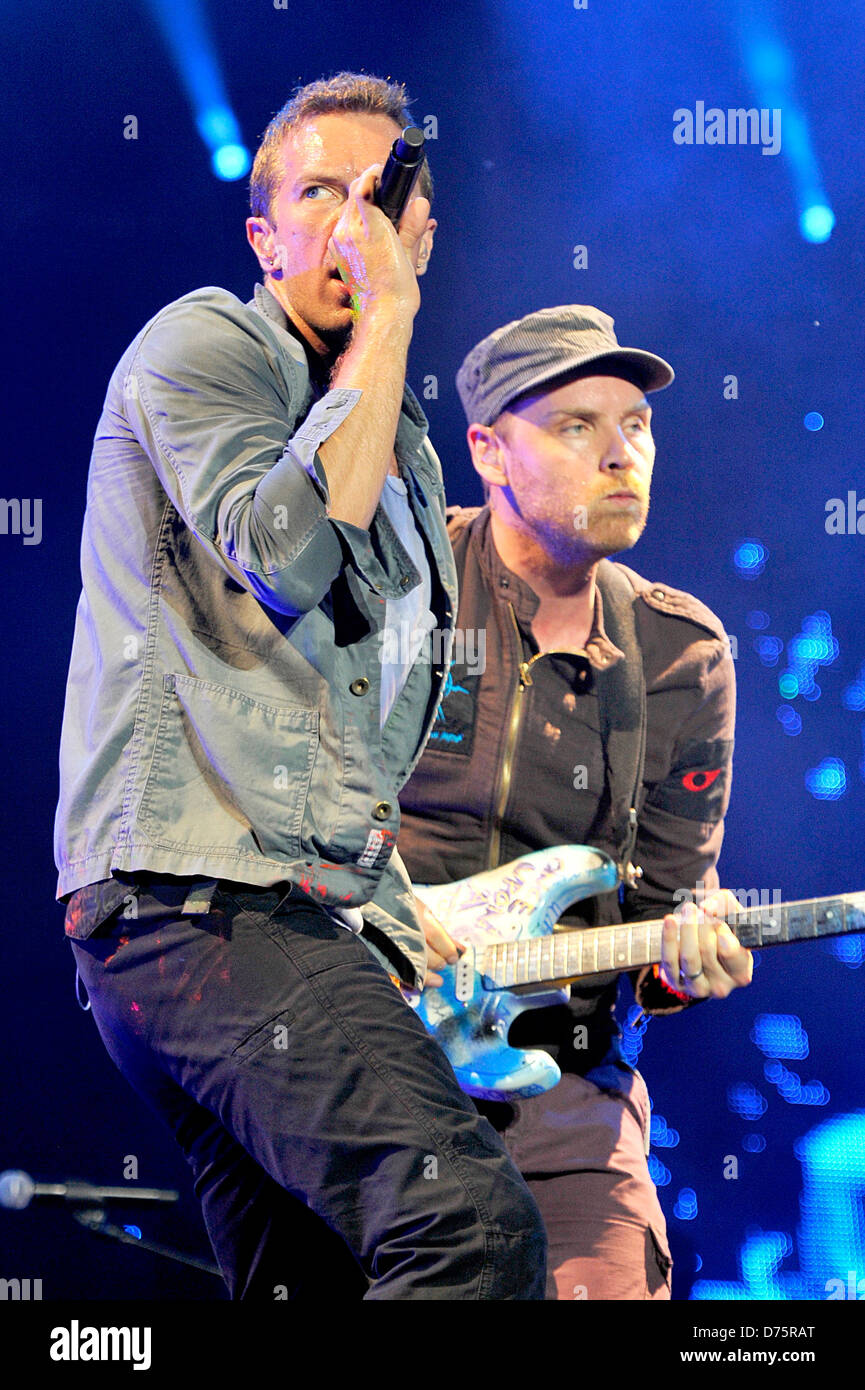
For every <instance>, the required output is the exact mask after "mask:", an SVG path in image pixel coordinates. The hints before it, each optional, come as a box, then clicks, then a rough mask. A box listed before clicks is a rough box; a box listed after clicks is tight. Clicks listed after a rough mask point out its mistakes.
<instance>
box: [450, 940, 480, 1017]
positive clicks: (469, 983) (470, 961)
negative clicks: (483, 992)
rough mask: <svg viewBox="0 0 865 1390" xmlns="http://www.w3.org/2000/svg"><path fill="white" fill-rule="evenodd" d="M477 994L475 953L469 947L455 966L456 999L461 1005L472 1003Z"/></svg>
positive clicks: (472, 948) (471, 947)
mask: <svg viewBox="0 0 865 1390" xmlns="http://www.w3.org/2000/svg"><path fill="white" fill-rule="evenodd" d="M474 992H475V952H474V947H473V946H467V947H466V949H465V950H464V951H463V953H462V955H461V956H460V958H459V960H458V961H457V963H456V965H455V966H454V997H455V998H456V999H457V1001H458V1002H459V1003H460V1004H468V1003H470V1002H471V1000H472V997H473V996H474Z"/></svg>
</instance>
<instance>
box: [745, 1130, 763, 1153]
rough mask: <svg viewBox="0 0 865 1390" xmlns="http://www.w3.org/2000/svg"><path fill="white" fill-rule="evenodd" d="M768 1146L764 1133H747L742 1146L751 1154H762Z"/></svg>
mask: <svg viewBox="0 0 865 1390" xmlns="http://www.w3.org/2000/svg"><path fill="white" fill-rule="evenodd" d="M765 1147H766V1140H765V1138H764V1136H763V1135H762V1134H746V1135H745V1136H744V1138H743V1140H742V1148H743V1149H744V1150H745V1152H746V1153H749V1154H761V1153H762V1152H763V1150H764V1149H765Z"/></svg>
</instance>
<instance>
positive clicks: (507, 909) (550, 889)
mask: <svg viewBox="0 0 865 1390" xmlns="http://www.w3.org/2000/svg"><path fill="white" fill-rule="evenodd" d="M618 880H619V876H618V872H617V869H616V865H615V863H614V862H613V860H612V859H610V858H609V856H608V855H606V854H603V853H601V851H600V850H596V849H592V848H591V847H589V846H587V845H558V846H556V847H555V848H553V849H548V850H537V851H536V852H535V853H534V854H527V855H525V857H524V858H522V859H515V860H513V861H512V862H511V863H509V864H503V865H501V866H500V867H499V868H497V869H490V870H488V871H487V872H486V873H482V874H475V875H473V876H472V877H471V878H466V879H460V880H459V881H458V882H456V883H442V884H435V885H432V886H429V885H427V886H423V885H415V890H414V891H415V893H416V894H417V896H418V897H419V898H421V899H422V900H423V902H425V903H426V905H427V906H428V907H429V909H430V910H431V912H433V913H434V914H435V916H436V917H437V918H438V919H439V921H440V922H441V923H442V925H443V926H444V927H445V928H446V930H447V931H448V932H449V933H450V934H451V936H453V937H454V938H455V939H456V940H457V941H459V942H461V943H462V944H464V945H466V946H467V947H469V948H470V949H469V950H468V951H467V952H466V954H465V955H464V956H463V957H462V959H461V960H460V962H459V964H458V965H449V966H445V967H443V968H440V969H439V971H438V973H439V974H440V975H441V976H442V977H443V979H444V983H443V984H442V985H441V986H440V987H438V988H429V989H425V990H424V991H423V994H422V995H421V997H420V1001H419V1003H418V1005H417V1010H418V1013H419V1015H420V1017H421V1019H422V1020H423V1023H424V1024H425V1026H426V1028H427V1029H428V1031H429V1032H430V1033H431V1034H432V1035H433V1037H435V1039H436V1041H437V1042H438V1044H439V1046H440V1047H441V1048H442V1049H443V1050H444V1052H445V1053H446V1054H447V1057H448V1060H449V1061H450V1063H451V1066H452V1067H453V1069H454V1071H455V1072H456V1076H457V1080H458V1081H459V1084H460V1086H461V1087H462V1089H463V1090H464V1091H466V1092H467V1094H468V1095H470V1096H477V1097H479V1098H480V1099H483V1100H509V1099H511V1098H514V1097H525V1096H535V1095H539V1094H540V1093H541V1092H543V1091H548V1090H550V1088H551V1087H553V1086H555V1084H556V1082H557V1081H558V1080H559V1079H560V1077H561V1072H560V1071H559V1068H558V1067H557V1065H556V1063H555V1062H554V1061H553V1059H552V1057H551V1056H550V1055H549V1053H547V1052H543V1051H541V1050H522V1049H520V1048H515V1047H511V1046H510V1045H509V1043H508V1030H509V1029H510V1026H511V1024H512V1023H513V1021H514V1019H515V1018H516V1017H517V1015H518V1014H520V1013H522V1012H523V1011H524V1010H525V1009H538V1008H542V1007H545V1006H547V1005H550V1004H560V1003H563V1002H564V1001H566V1000H567V998H568V993H569V992H568V989H567V988H565V989H553V990H551V989H550V988H549V986H547V987H545V988H543V989H539V990H538V992H531V993H519V994H515V993H513V992H511V991H508V990H505V991H495V990H491V989H490V988H489V987H487V988H485V987H484V976H483V975H482V974H481V973H480V972H479V971H478V970H477V969H476V968H475V955H476V951H477V950H478V948H483V947H488V946H492V945H494V944H495V943H497V942H515V941H522V940H525V941H527V942H528V940H529V939H531V938H533V937H540V936H549V935H550V933H552V931H553V927H554V926H555V924H556V922H557V921H558V919H559V917H560V916H561V914H562V913H563V912H564V911H565V910H566V909H567V908H568V907H569V906H570V905H571V904H572V903H575V902H580V901H582V900H583V899H584V898H591V897H595V896H596V895H597V894H598V893H606V892H609V891H611V890H612V889H614V888H615V887H616V885H617V883H618ZM488 983H489V982H488Z"/></svg>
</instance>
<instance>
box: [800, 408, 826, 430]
mask: <svg viewBox="0 0 865 1390" xmlns="http://www.w3.org/2000/svg"><path fill="white" fill-rule="evenodd" d="M802 424H803V425H804V426H805V428H806V430H812V431H816V430H822V428H823V425H824V424H825V421H824V419H823V416H822V415H821V414H820V412H819V410H809V411H808V414H807V415H806V416H805V419H804V420H803V421H802Z"/></svg>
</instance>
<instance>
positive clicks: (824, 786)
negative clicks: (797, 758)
mask: <svg viewBox="0 0 865 1390" xmlns="http://www.w3.org/2000/svg"><path fill="white" fill-rule="evenodd" d="M805 786H806V787H807V788H808V790H809V792H810V793H811V795H812V796H813V797H815V798H816V799H817V801H837V800H838V799H839V797H842V796H843V795H844V793H845V792H846V790H847V769H846V767H845V766H844V764H843V762H842V761H841V759H840V758H824V759H823V761H822V762H820V763H818V764H817V766H816V767H811V768H809V769H808V771H807V772H806V773H805Z"/></svg>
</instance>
